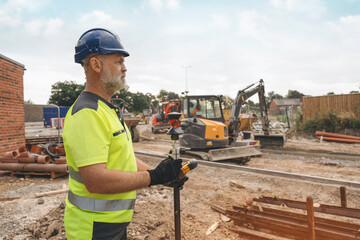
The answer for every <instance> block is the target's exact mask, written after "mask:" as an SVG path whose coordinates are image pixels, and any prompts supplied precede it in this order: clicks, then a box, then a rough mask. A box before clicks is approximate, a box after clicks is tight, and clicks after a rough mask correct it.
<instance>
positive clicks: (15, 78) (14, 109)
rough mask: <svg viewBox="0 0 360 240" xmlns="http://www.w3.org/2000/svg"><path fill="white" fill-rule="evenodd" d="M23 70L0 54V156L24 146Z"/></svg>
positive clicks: (19, 65)
mask: <svg viewBox="0 0 360 240" xmlns="http://www.w3.org/2000/svg"><path fill="white" fill-rule="evenodd" d="M24 70H25V67H24V65H22V64H20V63H18V62H16V61H14V60H12V59H9V58H7V57H5V56H3V55H1V54H0V154H1V153H3V152H6V151H10V150H14V149H16V148H18V147H20V146H21V145H23V144H25V113H24V84H23V76H24Z"/></svg>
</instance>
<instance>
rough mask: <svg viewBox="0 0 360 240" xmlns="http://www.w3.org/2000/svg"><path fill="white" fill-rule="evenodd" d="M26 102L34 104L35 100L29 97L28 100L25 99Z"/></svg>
mask: <svg viewBox="0 0 360 240" xmlns="http://www.w3.org/2000/svg"><path fill="white" fill-rule="evenodd" d="M24 103H27V104H34V102H33V101H32V100H31V99H28V100H25V101H24Z"/></svg>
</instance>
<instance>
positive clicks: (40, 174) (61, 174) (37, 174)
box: [10, 171, 68, 179]
mask: <svg viewBox="0 0 360 240" xmlns="http://www.w3.org/2000/svg"><path fill="white" fill-rule="evenodd" d="M15 175H25V176H50V178H51V179H55V178H59V177H63V176H66V175H68V174H67V173H58V172H15V171H12V172H11V173H10V176H12V177H13V176H15Z"/></svg>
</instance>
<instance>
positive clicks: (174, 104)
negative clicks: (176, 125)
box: [151, 99, 181, 134]
mask: <svg viewBox="0 0 360 240" xmlns="http://www.w3.org/2000/svg"><path fill="white" fill-rule="evenodd" d="M180 104H181V99H171V100H169V101H168V102H161V103H160V104H159V109H158V113H157V114H155V116H154V117H153V120H152V127H151V131H152V132H153V133H155V134H157V133H160V131H161V130H169V129H170V128H171V124H170V123H169V119H168V117H167V115H168V114H169V113H171V112H180Z"/></svg>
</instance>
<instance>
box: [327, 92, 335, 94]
mask: <svg viewBox="0 0 360 240" xmlns="http://www.w3.org/2000/svg"><path fill="white" fill-rule="evenodd" d="M326 95H335V93H334V92H328V93H327V94H326Z"/></svg>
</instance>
